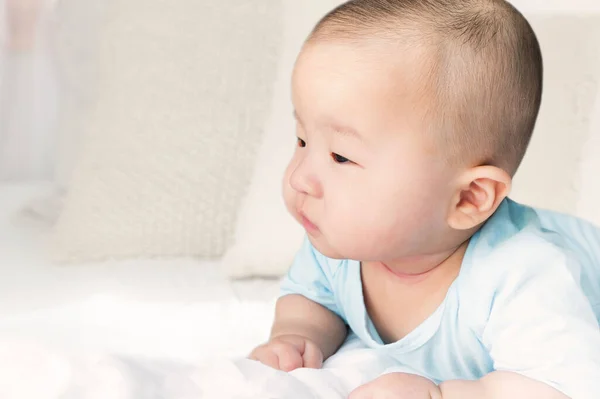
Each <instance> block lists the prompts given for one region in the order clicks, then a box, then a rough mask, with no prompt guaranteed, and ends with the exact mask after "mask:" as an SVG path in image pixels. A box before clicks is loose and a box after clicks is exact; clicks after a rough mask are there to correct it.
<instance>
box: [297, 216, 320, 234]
mask: <svg viewBox="0 0 600 399" xmlns="http://www.w3.org/2000/svg"><path fill="white" fill-rule="evenodd" d="M298 217H299V218H300V224H301V225H302V227H304V229H305V230H306V232H307V233H309V234H315V233H318V232H319V228H318V227H317V225H316V224H314V223H313V222H312V221H311V220H310V219H309V218H307V217H306V215H305V214H304V213H302V212H300V211H299V212H298Z"/></svg>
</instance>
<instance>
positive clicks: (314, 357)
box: [302, 342, 323, 369]
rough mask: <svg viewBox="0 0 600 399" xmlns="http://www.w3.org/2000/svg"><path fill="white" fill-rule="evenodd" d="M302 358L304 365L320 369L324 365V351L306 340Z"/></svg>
mask: <svg viewBox="0 0 600 399" xmlns="http://www.w3.org/2000/svg"><path fill="white" fill-rule="evenodd" d="M302 360H303V367H306V368H311V369H320V368H321V367H322V366H323V352H321V349H319V348H318V347H317V346H316V345H315V344H313V343H312V342H306V346H305V347H304V353H303V354H302Z"/></svg>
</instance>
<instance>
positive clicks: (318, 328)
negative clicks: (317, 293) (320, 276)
mask: <svg viewBox="0 0 600 399" xmlns="http://www.w3.org/2000/svg"><path fill="white" fill-rule="evenodd" d="M346 333H347V329H346V325H345V324H344V322H343V321H342V319H340V318H339V317H338V316H337V315H336V314H335V313H333V312H332V311H330V310H329V309H327V308H325V307H323V306H321V305H319V304H318V303H316V302H313V301H311V300H310V299H307V298H306V297H304V296H302V295H286V296H284V297H281V298H280V299H279V300H278V301H277V307H276V310H275V323H274V324H273V329H272V332H271V339H276V338H279V337H283V336H290V335H292V336H299V337H303V338H305V339H306V340H308V341H310V342H313V343H315V344H316V346H317V347H318V348H319V349H320V350H321V353H322V354H323V360H325V359H327V358H329V357H331V355H333V354H334V353H335V352H336V351H337V350H338V349H339V347H340V346H341V345H342V343H343V342H344V339H345V338H346Z"/></svg>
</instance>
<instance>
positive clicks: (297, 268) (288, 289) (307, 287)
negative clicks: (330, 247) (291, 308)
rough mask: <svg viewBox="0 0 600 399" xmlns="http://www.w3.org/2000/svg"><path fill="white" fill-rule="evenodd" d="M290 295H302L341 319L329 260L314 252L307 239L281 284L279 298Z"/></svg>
mask: <svg viewBox="0 0 600 399" xmlns="http://www.w3.org/2000/svg"><path fill="white" fill-rule="evenodd" d="M290 294H298V295H302V296H304V297H306V298H308V299H310V300H312V301H314V302H316V303H318V304H320V305H322V306H324V307H326V308H327V309H329V310H331V311H332V312H333V313H335V314H337V315H338V316H340V317H342V315H341V312H340V309H339V307H338V305H337V302H336V298H335V295H334V292H333V288H332V270H331V266H330V264H329V260H328V259H327V258H326V257H325V256H323V255H322V254H321V253H319V252H317V251H316V250H315V248H314V247H313V246H312V244H311V243H310V241H309V240H308V238H305V239H304V242H303V244H302V247H301V248H300V250H299V251H298V253H297V254H296V256H295V258H294V261H293V263H292V266H291V267H290V269H289V271H288V273H287V275H286V276H285V277H284V279H283V281H282V283H281V289H280V297H283V296H285V295H290Z"/></svg>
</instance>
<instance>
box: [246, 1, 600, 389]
mask: <svg viewBox="0 0 600 399" xmlns="http://www.w3.org/2000/svg"><path fill="white" fill-rule="evenodd" d="M542 74H543V73H542V56H541V52H540V47H539V44H538V41H537V39H536V36H535V34H534V32H533V30H532V28H531V27H530V25H529V24H528V22H527V21H526V19H525V18H524V17H523V16H522V15H521V14H520V13H519V12H518V11H517V10H515V8H513V7H512V6H511V5H510V4H508V3H507V2H506V1H504V0H352V1H349V2H347V3H345V4H343V5H341V6H340V7H338V8H337V9H335V10H334V11H332V12H331V13H329V14H328V15H327V16H325V17H324V19H322V20H321V22H320V23H319V24H318V25H317V26H316V28H315V29H314V31H313V32H312V34H311V35H310V37H309V38H308V40H307V42H306V44H305V46H304V47H303V49H302V51H301V54H300V55H299V58H298V60H297V63H296V66H295V70H294V76H293V103H294V107H295V110H296V115H295V116H296V119H297V137H298V139H297V148H296V152H295V155H294V157H293V159H292V161H291V163H290V165H289V167H288V170H287V172H286V176H285V180H284V197H285V201H286V204H287V206H288V208H289V211H290V212H291V213H292V215H293V216H294V217H295V218H296V219H297V220H298V221H299V222H300V223H301V224H302V225H303V226H304V228H305V229H306V233H307V239H306V240H305V242H304V244H303V247H302V248H301V249H300V251H299V253H298V254H297V257H296V259H295V262H294V263H293V265H292V267H291V269H290V271H289V274H288V276H287V277H286V278H285V280H284V282H283V286H282V295H281V297H280V299H279V300H278V302H277V309H276V318H275V323H274V326H273V330H272V336H271V338H270V341H269V342H268V343H267V344H265V345H262V346H260V347H258V348H256V349H255V350H254V351H253V352H252V354H251V356H250V357H251V358H252V359H255V360H258V361H260V362H263V363H265V364H267V365H269V366H272V367H274V368H277V369H281V370H284V371H290V370H293V369H295V368H300V367H310V368H319V367H321V365H322V363H323V361H324V360H325V359H327V358H328V357H330V356H331V355H333V354H334V353H335V352H336V351H337V349H338V348H339V347H340V346H341V345H342V343H343V342H344V339H345V338H346V335H347V334H348V333H349V331H351V332H352V333H353V334H356V335H357V336H358V337H359V338H360V339H361V340H362V341H363V342H364V343H365V344H366V345H367V346H369V347H371V348H373V350H376V351H381V352H383V353H385V354H387V355H389V356H391V357H393V358H394V359H395V361H396V362H397V367H394V368H392V369H390V370H387V371H386V372H385V373H384V374H383V375H382V376H381V377H379V378H378V379H376V380H374V381H373V382H371V383H369V384H367V385H365V386H362V387H360V388H358V389H357V390H356V391H355V392H353V393H352V394H351V395H350V397H351V398H352V399H366V398H371V399H375V398H398V399H406V398H411V399H429V398H436V399H437V398H444V399H452V398H457V399H469V398H474V399H475V398H476V399H481V398H483V399H487V398H501V399H518V398H524V399H532V398H544V399H548V398H557V399H558V398H561V399H564V398H571V399H588V398H589V399H598V398H600V384H599V382H598V380H599V379H600V329H599V325H598V319H599V318H600V230H599V229H597V228H595V227H594V226H592V225H590V224H587V223H585V222H583V221H581V220H578V219H575V218H572V217H569V216H565V215H560V214H556V213H552V212H548V211H542V210H536V209H532V208H529V207H526V206H523V205H520V204H517V203H515V202H513V201H511V200H510V199H508V197H507V196H508V195H509V193H510V190H511V180H512V177H513V176H514V174H515V172H516V171H517V168H518V166H519V164H520V162H521V160H522V158H523V156H524V154H525V151H526V148H527V146H528V143H529V141H530V138H531V134H532V131H533V128H534V125H535V122H536V119H537V115H538V110H539V107H540V102H541V95H542ZM565 133H567V132H565Z"/></svg>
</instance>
